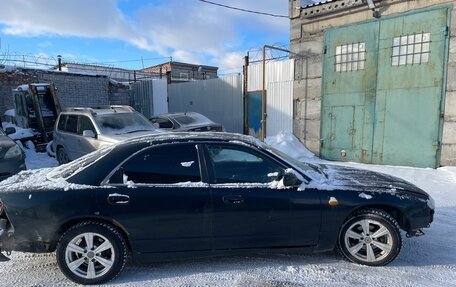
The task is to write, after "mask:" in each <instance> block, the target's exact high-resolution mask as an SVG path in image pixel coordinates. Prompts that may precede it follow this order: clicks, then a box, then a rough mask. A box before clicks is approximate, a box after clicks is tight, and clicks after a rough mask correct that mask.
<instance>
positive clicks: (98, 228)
mask: <svg viewBox="0 0 456 287" xmlns="http://www.w3.org/2000/svg"><path fill="white" fill-rule="evenodd" d="M126 259H127V244H126V242H125V239H124V237H123V236H122V234H120V233H119V231H117V230H116V229H115V228H114V227H112V226H110V225H108V224H105V223H98V222H92V221H86V222H81V223H79V224H77V225H74V226H73V227H71V228H70V229H68V230H67V231H66V232H65V233H64V234H63V235H62V237H61V238H60V240H59V242H58V244H57V263H58V265H59V267H60V270H61V271H62V272H63V274H65V276H66V277H68V278H69V279H70V280H72V281H74V282H76V283H79V284H84V285H93V284H102V283H105V282H108V281H109V280H111V279H113V278H114V277H116V276H117V274H119V273H120V271H121V270H122V269H123V267H124V266H125V263H126Z"/></svg>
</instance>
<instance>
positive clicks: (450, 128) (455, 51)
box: [440, 8, 456, 165]
mask: <svg viewBox="0 0 456 287" xmlns="http://www.w3.org/2000/svg"><path fill="white" fill-rule="evenodd" d="M451 21H452V25H451V31H450V47H449V54H448V76H447V93H446V97H445V116H444V123H443V136H442V151H441V156H440V164H441V165H456V8H453V12H452V15H451Z"/></svg>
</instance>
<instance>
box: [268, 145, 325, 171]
mask: <svg viewBox="0 0 456 287" xmlns="http://www.w3.org/2000/svg"><path fill="white" fill-rule="evenodd" d="M261 146H262V148H264V149H266V150H268V151H270V152H272V153H273V154H275V155H277V156H278V157H280V158H282V159H284V160H285V161H287V162H289V163H290V164H292V165H294V166H295V167H297V168H299V169H301V170H302V171H303V172H305V173H306V174H307V175H310V176H311V177H312V178H315V177H316V176H320V175H321V174H322V171H321V169H320V168H319V166H318V165H317V164H312V163H306V162H302V161H298V160H296V159H294V158H292V157H291V156H289V155H288V154H286V153H284V152H281V151H279V150H277V149H275V148H273V147H272V146H269V145H267V144H265V143H261ZM323 175H324V174H323Z"/></svg>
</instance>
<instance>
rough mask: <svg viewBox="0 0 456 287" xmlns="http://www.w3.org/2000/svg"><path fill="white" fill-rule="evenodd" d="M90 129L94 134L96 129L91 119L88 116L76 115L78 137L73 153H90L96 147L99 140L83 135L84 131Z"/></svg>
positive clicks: (79, 154) (79, 155)
mask: <svg viewBox="0 0 456 287" xmlns="http://www.w3.org/2000/svg"><path fill="white" fill-rule="evenodd" d="M86 130H90V131H92V132H93V134H94V135H96V133H97V131H96V129H95V126H94V125H93V123H92V121H91V120H90V118H89V117H88V116H84V115H79V116H78V131H77V133H78V139H77V150H75V153H76V154H77V156H78V157H81V156H83V155H86V154H88V153H91V152H93V151H95V150H97V149H98V146H99V143H100V142H99V141H98V140H97V139H95V138H91V137H88V136H84V131H86Z"/></svg>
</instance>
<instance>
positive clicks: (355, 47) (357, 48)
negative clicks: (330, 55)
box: [336, 42, 366, 72]
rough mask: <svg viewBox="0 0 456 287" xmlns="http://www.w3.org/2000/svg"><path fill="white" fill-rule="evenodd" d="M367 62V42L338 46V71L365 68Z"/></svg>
mask: <svg viewBox="0 0 456 287" xmlns="http://www.w3.org/2000/svg"><path fill="white" fill-rule="evenodd" d="M365 63H366V43H365V42H359V43H351V44H345V45H340V46H336V72H347V71H359V70H364V66H365Z"/></svg>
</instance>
